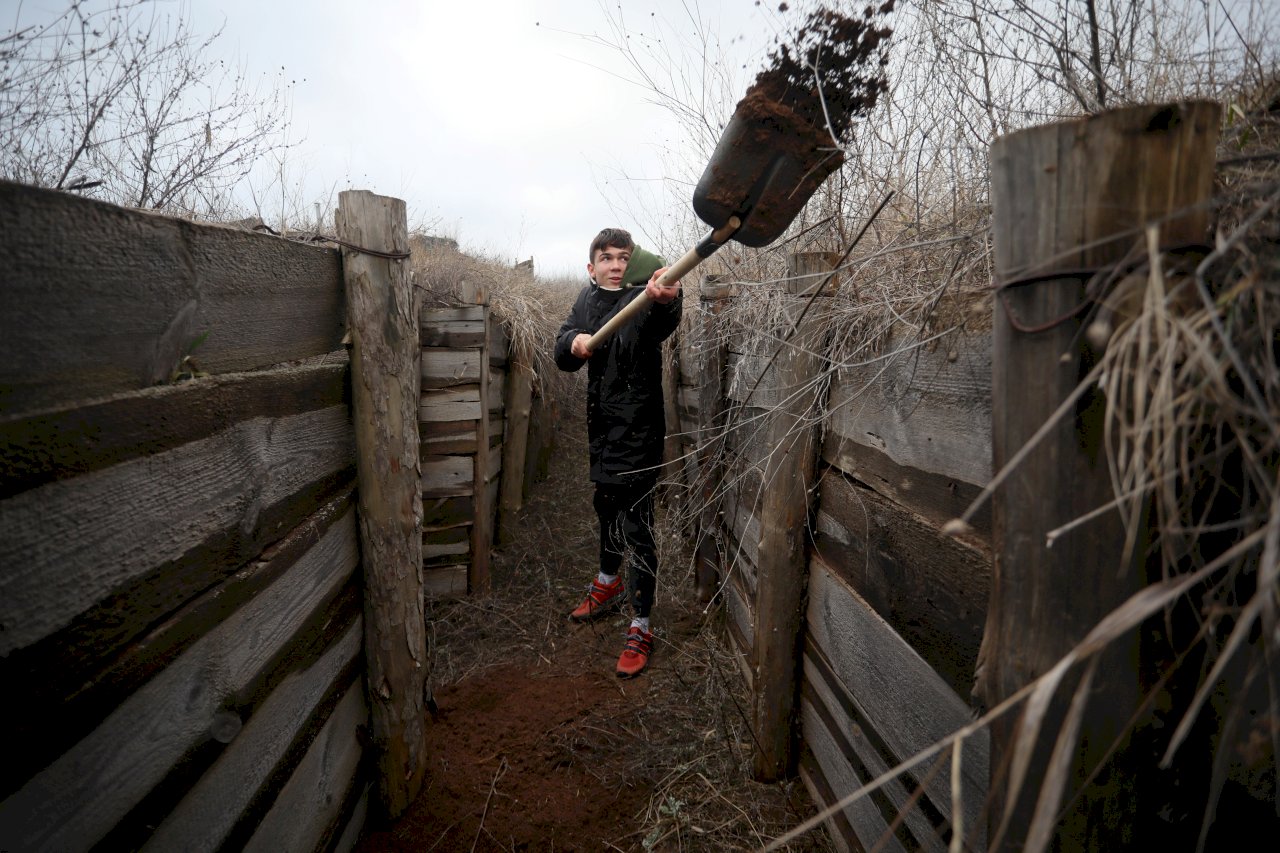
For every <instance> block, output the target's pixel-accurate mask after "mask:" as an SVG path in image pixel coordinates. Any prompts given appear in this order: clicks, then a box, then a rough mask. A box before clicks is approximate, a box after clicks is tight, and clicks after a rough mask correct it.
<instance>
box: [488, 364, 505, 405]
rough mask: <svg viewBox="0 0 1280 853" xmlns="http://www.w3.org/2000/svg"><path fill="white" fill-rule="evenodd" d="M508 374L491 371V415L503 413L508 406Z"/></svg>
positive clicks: (489, 398) (500, 371) (502, 371)
mask: <svg viewBox="0 0 1280 853" xmlns="http://www.w3.org/2000/svg"><path fill="white" fill-rule="evenodd" d="M506 394H507V373H506V371H504V370H490V371H489V397H488V400H489V406H488V408H489V413H490V415H491V416H492V415H493V413H495V412H501V411H502V410H503V408H504V407H505V406H506V399H507V397H506Z"/></svg>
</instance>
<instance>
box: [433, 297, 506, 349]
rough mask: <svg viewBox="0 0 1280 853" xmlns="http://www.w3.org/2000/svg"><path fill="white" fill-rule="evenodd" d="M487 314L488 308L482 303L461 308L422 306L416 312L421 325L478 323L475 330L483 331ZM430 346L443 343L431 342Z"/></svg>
mask: <svg viewBox="0 0 1280 853" xmlns="http://www.w3.org/2000/svg"><path fill="white" fill-rule="evenodd" d="M488 316H489V314H488V309H487V308H486V307H485V306H483V305H464V306H462V307H461V308H430V307H424V308H423V309H422V310H421V311H419V312H418V322H419V323H420V324H421V325H422V326H423V327H427V326H437V325H443V324H448V323H478V324H479V325H478V326H476V327H475V329H476V331H479V332H483V331H484V322H485V318H486V317H488ZM431 346H445V345H443V344H431Z"/></svg>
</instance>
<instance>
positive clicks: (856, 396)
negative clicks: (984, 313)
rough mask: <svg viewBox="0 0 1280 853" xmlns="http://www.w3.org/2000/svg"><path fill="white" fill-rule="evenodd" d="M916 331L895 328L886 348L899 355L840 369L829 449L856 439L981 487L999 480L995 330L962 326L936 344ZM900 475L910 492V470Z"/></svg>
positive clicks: (900, 487) (909, 464)
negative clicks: (994, 476) (920, 340)
mask: <svg viewBox="0 0 1280 853" xmlns="http://www.w3.org/2000/svg"><path fill="white" fill-rule="evenodd" d="M914 335H915V333H913V332H911V331H908V330H904V329H903V328H901V327H898V328H895V329H894V330H893V331H892V333H891V335H890V339H889V342H888V343H887V344H886V345H885V350H886V352H890V353H893V352H898V351H900V352H899V354H897V355H892V356H886V357H883V358H881V359H878V360H876V361H873V362H871V363H870V364H865V365H857V366H844V367H841V368H840V370H839V371H838V372H837V374H836V378H835V381H833V382H832V387H831V396H830V399H829V402H828V407H829V410H830V412H831V414H830V416H829V418H828V420H827V428H828V438H827V440H826V450H825V452H826V454H827V456H828V458H832V459H833V460H834V459H835V458H838V457H839V454H840V447H841V445H842V443H846V442H847V443H852V444H855V445H860V446H863V447H867V448H870V449H871V450H875V451H878V452H879V453H881V454H883V455H884V456H887V457H888V458H889V459H890V460H892V462H893V463H894V464H895V465H898V466H901V467H902V468H907V469H916V470H918V471H921V472H924V473H925V474H926V475H935V476H936V477H937V478H941V479H942V480H943V482H944V483H945V482H949V481H951V480H958V481H960V482H963V483H967V484H969V485H970V486H976V487H977V488H981V487H983V486H985V485H986V484H987V481H988V480H990V479H991V338H990V335H989V333H985V332H984V333H971V332H967V331H965V330H964V329H958V330H956V331H953V332H952V333H950V334H949V335H947V336H946V337H944V338H942V339H941V340H939V341H934V342H933V343H932V344H930V345H929V346H917V345H914V340H915V337H914ZM851 459H853V460H856V459H857V457H851ZM850 473H853V474H857V473H858V472H857V471H851V472H850ZM868 474H869V476H868V478H867V480H868V485H870V486H872V487H873V488H874V487H876V486H877V484H878V480H877V478H876V477H875V476H874V475H873V472H868ZM860 479H861V477H860ZM895 481H896V483H897V485H896V487H895V488H896V491H897V492H898V493H900V494H902V495H904V496H906V495H910V493H911V486H912V484H911V481H910V475H909V474H906V475H903V476H901V477H897V478H892V479H891V481H890V484H892V483H893V482H895ZM890 497H895V496H894V495H890ZM895 499H896V497H895ZM909 500H910V498H909V497H908V498H906V500H904V501H903V502H904V503H905V502H908V501H909Z"/></svg>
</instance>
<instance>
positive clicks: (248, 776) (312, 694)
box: [143, 619, 364, 851]
mask: <svg viewBox="0 0 1280 853" xmlns="http://www.w3.org/2000/svg"><path fill="white" fill-rule="evenodd" d="M363 632H364V624H363V622H362V620H360V619H356V620H355V621H354V622H353V623H352V625H351V627H350V628H348V629H347V631H346V632H345V633H344V634H343V635H342V638H341V639H340V640H339V641H338V642H337V643H335V644H334V645H333V646H331V647H330V648H329V649H328V650H327V651H326V652H325V653H324V655H323V656H322V657H321V658H320V660H318V661H316V663H315V664H313V665H312V666H310V667H308V668H307V669H305V670H302V671H300V672H297V673H294V674H293V675H290V676H289V677H288V678H286V679H285V680H284V681H283V682H282V683H281V684H280V686H279V687H277V688H276V689H275V690H274V691H273V692H272V693H271V695H270V696H269V697H268V698H267V701H266V702H264V703H263V704H262V706H261V707H260V708H257V709H255V710H254V713H253V716H251V717H250V718H249V719H248V720H247V721H246V722H245V723H244V727H243V729H242V730H240V731H239V733H236V734H234V735H233V739H232V740H231V742H230V745H229V746H228V747H227V749H226V751H225V752H223V754H222V755H221V756H219V758H218V760H217V761H216V762H214V764H213V766H212V767H210V768H209V770H208V772H206V773H205V774H204V775H203V776H201V777H200V780H199V781H198V782H197V783H196V784H195V785H194V786H193V787H192V789H191V790H190V791H189V792H188V793H187V795H186V796H185V797H183V799H182V801H181V802H180V803H179V804H178V806H177V807H176V808H175V809H174V810H173V811H172V812H171V813H170V814H169V816H168V817H167V818H165V820H164V822H163V823H162V824H160V826H159V827H158V828H157V829H156V831H155V833H154V834H153V835H152V836H151V837H150V838H149V839H148V840H147V843H146V845H145V846H144V847H143V850H148V851H165V850H187V851H202V850H207V851H215V850H219V849H221V848H222V845H223V843H224V842H225V840H226V838H227V836H228V835H229V834H230V833H231V831H232V829H234V828H235V826H236V824H237V822H238V820H239V819H240V817H241V816H242V815H243V813H244V812H245V810H246V809H248V808H249V806H250V804H251V802H252V801H253V800H254V798H255V797H257V796H259V795H260V794H261V792H262V789H263V788H264V787H266V786H267V785H268V783H269V782H270V779H271V777H272V776H273V775H274V774H275V773H276V772H277V767H278V765H279V764H280V763H281V762H282V761H283V760H284V759H285V757H286V754H287V753H288V752H289V751H290V750H291V749H292V748H295V746H296V741H297V738H298V736H299V735H300V734H302V733H303V731H304V729H305V725H306V723H307V721H308V719H309V718H310V716H311V714H312V712H313V710H314V709H315V707H316V705H317V704H319V703H320V702H321V700H322V699H323V698H324V696H325V694H326V693H327V692H328V691H330V690H332V689H333V688H334V686H335V682H336V681H339V680H340V679H341V678H342V677H343V676H344V673H347V672H348V671H351V670H352V668H353V667H355V666H356V665H357V664H359V658H360V654H361V645H362V643H363V639H364V633H363ZM358 683H359V682H358V681H357V684H358ZM348 684H349V681H348ZM233 728H234V727H233Z"/></svg>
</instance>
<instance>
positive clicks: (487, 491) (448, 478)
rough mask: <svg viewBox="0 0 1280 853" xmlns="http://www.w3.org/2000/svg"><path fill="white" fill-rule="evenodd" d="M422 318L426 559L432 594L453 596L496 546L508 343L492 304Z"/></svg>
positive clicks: (428, 311) (431, 311)
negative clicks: (493, 313) (490, 548)
mask: <svg viewBox="0 0 1280 853" xmlns="http://www.w3.org/2000/svg"><path fill="white" fill-rule="evenodd" d="M420 319H421V338H422V406H421V409H420V411H419V430H420V432H421V436H422V502H423V543H422V558H423V566H424V571H425V576H426V582H427V595H428V596H430V597H434V598H451V597H457V596H462V595H466V594H467V592H468V591H469V590H471V589H472V587H473V586H474V583H473V576H474V575H475V574H476V563H477V555H479V556H480V558H481V559H482V560H487V556H488V554H487V549H488V547H489V545H490V544H491V543H492V541H493V535H492V534H493V529H494V525H495V524H496V523H497V522H496V519H497V509H498V486H499V483H500V481H501V473H502V448H503V434H504V420H505V418H504V411H503V401H504V399H505V387H506V373H507V364H508V350H509V346H508V342H507V336H506V333H505V331H504V329H503V326H502V324H501V323H499V322H498V321H497V320H496V319H495V318H494V317H493V315H492V313H491V312H490V310H489V306H488V305H483V304H482V305H467V306H463V307H458V308H443V309H442V308H428V309H424V310H423V311H422V314H421V318H420ZM482 378H483V380H484V381H483V382H482V381H481V380H482ZM482 441H483V443H484V448H485V452H483V453H482V452H481V443H482ZM477 482H479V483H480V488H477V485H476V484H477ZM478 541H483V542H484V543H485V544H484V545H483V546H478ZM483 574H485V575H486V576H487V570H485V572H484V573H483Z"/></svg>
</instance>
